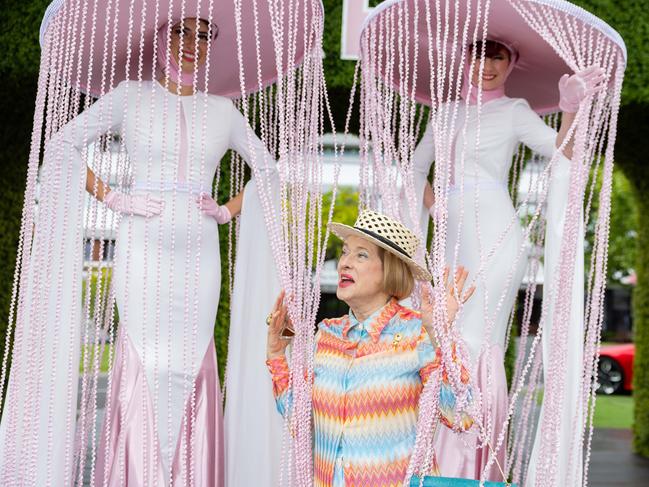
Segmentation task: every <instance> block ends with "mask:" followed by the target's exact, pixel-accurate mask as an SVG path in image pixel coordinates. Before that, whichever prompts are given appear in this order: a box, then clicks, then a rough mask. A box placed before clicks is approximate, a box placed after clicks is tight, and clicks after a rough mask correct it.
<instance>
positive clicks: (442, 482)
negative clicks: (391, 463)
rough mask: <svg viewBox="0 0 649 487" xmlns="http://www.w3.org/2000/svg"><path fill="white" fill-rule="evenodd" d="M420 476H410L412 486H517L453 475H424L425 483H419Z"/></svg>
mask: <svg viewBox="0 0 649 487" xmlns="http://www.w3.org/2000/svg"><path fill="white" fill-rule="evenodd" d="M419 480H420V479H419V477H415V476H413V477H411V478H410V487H420V486H422V487H516V484H510V483H507V482H487V481H485V482H483V483H480V481H479V480H472V479H458V478H451V477H430V476H426V477H424V481H423V483H421V484H420V483H419Z"/></svg>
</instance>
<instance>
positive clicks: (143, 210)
mask: <svg viewBox="0 0 649 487" xmlns="http://www.w3.org/2000/svg"><path fill="white" fill-rule="evenodd" d="M104 203H105V204H106V206H107V207H108V208H110V209H111V210H113V211H116V212H118V213H123V214H125V215H139V216H144V217H146V218H150V217H152V216H156V215H159V214H160V213H162V209H163V208H164V202H163V201H162V200H161V199H160V198H154V197H153V196H148V195H131V194H124V193H120V192H119V191H109V192H108V194H106V195H105V196H104Z"/></svg>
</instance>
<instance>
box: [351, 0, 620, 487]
mask: <svg viewBox="0 0 649 487" xmlns="http://www.w3.org/2000/svg"><path fill="white" fill-rule="evenodd" d="M359 63H360V65H361V68H362V76H361V78H362V82H361V90H362V94H361V109H360V110H361V118H362V122H363V123H361V127H362V132H363V133H362V134H361V137H362V138H364V139H366V141H367V143H366V144H365V146H368V145H369V143H371V144H372V146H371V147H372V152H371V153H369V151H367V153H366V154H361V156H362V158H363V167H362V171H361V174H362V175H363V176H364V178H365V185H364V187H363V188H362V190H363V192H362V193H361V196H362V197H363V198H365V199H366V201H367V202H368V203H369V204H372V202H373V201H374V200H379V201H380V202H381V204H382V205H383V208H386V209H387V212H388V213H392V214H397V213H398V214H401V217H402V220H403V221H405V222H407V223H408V225H410V226H411V228H412V229H413V230H414V231H415V232H416V233H418V234H419V235H420V237H421V238H425V237H426V236H427V235H428V226H429V221H430V219H431V218H432V219H433V222H434V227H433V229H432V230H433V231H432V240H431V245H430V248H429V251H428V258H429V262H430V265H431V273H432V274H433V276H436V275H439V273H440V271H441V269H443V267H444V266H445V265H450V266H452V267H456V266H458V265H463V266H466V267H467V268H469V269H471V270H472V272H473V276H474V281H473V282H474V284H475V285H476V293H475V297H474V298H475V299H473V300H472V301H471V302H468V303H466V305H464V306H463V308H462V309H461V310H460V312H459V314H458V318H457V329H458V331H459V333H460V334H461V336H462V338H463V339H464V341H465V342H466V344H467V349H468V351H469V353H470V355H471V357H470V360H469V361H468V362H470V363H471V370H470V372H471V376H472V378H473V380H474V381H475V383H474V390H475V391H476V394H477V395H478V396H479V399H477V400H479V402H480V404H481V410H482V413H481V414H480V416H479V417H476V418H474V420H475V422H476V426H477V427H476V428H475V431H476V435H475V436H473V437H471V436H470V435H464V437H463V438H459V437H458V436H457V435H456V434H455V433H453V432H452V431H444V429H443V428H442V429H438V430H437V433H436V435H435V433H434V431H435V430H434V424H432V422H431V421H430V420H429V421H428V422H426V421H425V420H424V421H422V422H421V424H420V427H419V428H418V432H417V434H418V439H417V445H416V446H415V450H414V453H413V457H412V458H413V459H414V460H413V462H412V465H411V470H412V471H414V472H422V473H423V474H424V475H427V474H428V472H427V464H426V458H427V455H428V454H429V453H430V451H432V450H433V449H434V450H435V451H436V452H437V453H438V461H439V468H440V473H441V475H442V476H446V477H453V478H464V479H477V480H485V481H486V480H493V481H497V482H502V481H508V480H511V481H512V482H513V483H515V484H517V485H525V486H528V487H530V486H534V487H556V486H559V485H571V486H572V485H586V484H587V482H586V478H587V462H585V461H584V459H587V458H588V457H589V455H588V454H587V453H586V454H584V451H587V450H588V448H589V445H590V436H589V430H590V427H589V425H588V424H587V419H586V418H588V416H589V413H592V411H589V404H590V405H592V404H593V403H594V391H595V389H596V387H595V383H596V367H595V359H594V357H596V354H597V344H598V340H599V331H600V330H601V319H602V299H603V290H604V285H605V256H606V245H607V232H608V212H609V210H610V178H611V176H612V164H613V142H614V140H615V123H616V116H617V110H618V108H619V102H620V91H621V83H622V79H623V72H624V68H625V63H626V51H625V46H624V42H623V41H622V39H621V38H620V36H619V34H617V32H615V31H614V30H613V29H612V28H611V27H610V26H608V25H606V24H605V23H604V22H603V21H601V20H600V19H598V18H597V17H595V16H593V15H592V14H590V13H588V12H586V11H585V10H583V9H581V8H579V7H576V6H575V5H573V4H571V3H570V2H567V1H564V0H477V1H475V2H431V1H428V0H386V1H385V2H383V3H381V5H379V6H378V7H377V8H376V9H374V10H373V12H372V13H371V14H370V16H369V17H368V19H367V21H366V23H365V26H364V28H363V31H362V34H361V60H360V61H359ZM605 88H606V89H605ZM422 105H425V106H422ZM394 161H398V162H397V163H396V164H395V162H394ZM433 161H434V162H435V164H434V168H433V171H432V174H429V173H430V172H431V168H432V163H433ZM429 176H430V177H431V178H432V181H431V184H430V185H429V184H428V178H429ZM600 176H601V177H602V178H603V179H606V180H607V181H608V183H606V184H602V185H601V189H599V187H596V185H595V184H594V183H593V181H594V180H595V178H598V177H600ZM370 177H371V178H372V179H370ZM398 183H401V184H398ZM519 189H520V190H521V191H519ZM595 199H597V201H598V212H597V214H596V215H594V214H593V212H589V211H588V210H589V209H590V208H591V201H595ZM595 219H596V221H593V220H595ZM586 225H589V226H591V225H592V228H597V230H596V232H595V233H596V236H595V238H594V244H593V248H594V249H597V250H596V251H594V253H593V256H594V257H593V259H592V260H591V262H590V270H589V273H585V272H584V269H585V265H584V228H585V227H586ZM541 269H542V270H541ZM524 275H527V281H528V284H527V289H526V293H525V299H524V301H523V302H521V303H520V305H521V306H520V310H521V311H522V313H520V315H518V316H520V318H521V319H520V321H519V323H517V324H519V325H520V330H521V338H520V344H521V346H520V347H518V350H517V360H516V366H515V371H514V374H513V377H512V380H511V383H510V389H509V391H508V388H507V383H506V377H505V369H504V353H505V350H506V348H507V345H508V343H510V340H511V338H510V331H511V329H512V324H513V308H514V303H515V301H516V297H517V295H518V291H519V289H520V287H521V283H522V282H523V277H524ZM539 275H542V276H543V302H542V305H541V308H542V309H541V317H540V321H539V323H538V331H537V332H536V334H535V335H534V334H533V333H532V332H531V327H530V324H531V323H530V322H531V317H532V305H533V302H534V296H535V291H536V284H537V276H539ZM585 275H588V278H587V279H586V278H585ZM584 295H585V296H586V300H584ZM585 301H586V302H587V303H588V306H586V307H585V306H584V302H585ZM438 332H439V333H441V334H442V336H443V333H444V330H443V329H441V330H439V331H438ZM441 349H442V356H443V357H444V356H446V355H445V354H448V350H447V349H445V347H444V346H442V347H441ZM447 360H448V359H447ZM541 377H543V379H542V381H541V379H540V378H541ZM541 391H542V392H543V401H542V406H540V407H539V404H538V402H537V401H538V397H539V393H540V392H541ZM428 398H429V396H428V395H427V393H426V391H424V393H423V394H422V404H421V405H420V417H423V418H426V417H429V416H430V415H429V413H430V411H431V409H430V406H427V405H426V404H425V403H426V401H427V399H428ZM431 404H432V403H431ZM433 435H435V437H433Z"/></svg>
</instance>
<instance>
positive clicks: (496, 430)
mask: <svg viewBox="0 0 649 487" xmlns="http://www.w3.org/2000/svg"><path fill="white" fill-rule="evenodd" d="M504 363H505V362H504V357H503V351H502V348H501V347H500V346H499V345H491V347H489V348H488V349H487V350H486V351H485V352H484V353H482V354H481V355H480V358H479V359H478V367H477V372H476V380H477V386H478V388H479V389H480V392H481V393H482V401H483V402H482V405H483V410H482V421H483V422H484V424H485V425H486V424H487V422H488V421H491V434H490V435H489V438H488V440H489V443H490V444H491V446H492V447H493V448H495V447H496V444H497V443H498V436H499V435H500V432H501V430H502V428H503V424H504V422H505V419H506V418H507V408H508V407H509V402H508V395H507V378H506V376H505V366H504ZM489 368H490V369H491V384H490V383H489V381H488V372H489ZM506 440H507V437H506V436H505V442H506ZM478 445H479V442H478V438H477V436H476V435H475V434H474V433H464V434H457V433H454V432H453V431H452V430H450V429H448V428H438V429H437V436H436V438H435V453H436V454H437V461H438V464H439V471H440V475H441V476H443V477H456V478H466V479H475V480H485V481H487V480H490V481H494V482H502V481H503V478H502V475H501V473H500V470H499V469H498V467H497V465H496V463H495V462H493V463H492V465H491V467H490V468H489V470H488V471H487V472H486V473H485V475H484V477H483V478H481V475H482V471H483V470H484V468H485V466H486V465H487V462H488V460H489V457H490V456H491V453H490V451H489V448H487V447H485V448H479V447H478ZM506 449H507V445H506V443H505V444H503V445H502V446H501V448H500V449H499V451H498V455H496V458H497V460H498V462H499V463H500V465H501V467H502V469H503V470H505V468H506V463H505V460H506V455H505V453H506Z"/></svg>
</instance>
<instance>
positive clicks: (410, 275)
mask: <svg viewBox="0 0 649 487" xmlns="http://www.w3.org/2000/svg"><path fill="white" fill-rule="evenodd" d="M330 228H331V230H332V232H333V233H334V234H336V235H337V236H339V237H340V238H341V239H343V241H344V244H343V253H342V256H341V258H340V261H339V262H338V275H339V281H338V289H337V291H336V295H337V296H338V298H339V299H341V300H343V301H345V303H347V304H348V305H349V306H350V312H349V315H345V316H343V317H341V318H335V319H327V320H324V321H323V322H322V323H320V325H319V329H318V331H317V334H316V339H315V342H316V350H315V363H314V383H313V398H312V400H313V425H314V426H313V427H314V451H313V460H314V472H315V473H314V475H315V479H314V485H316V486H331V485H333V486H343V485H361V484H362V485H372V486H373V487H382V486H385V487H387V486H393V485H394V486H396V485H401V484H402V483H403V480H404V477H405V474H406V469H407V467H408V463H409V460H410V455H411V453H412V450H413V447H414V443H415V437H416V425H417V407H418V402H419V396H420V394H421V391H422V389H423V387H424V384H425V383H426V380H427V379H428V377H429V376H430V374H431V373H432V372H433V371H434V370H435V369H436V368H438V367H439V366H440V361H439V359H436V353H435V349H434V347H433V345H432V343H434V340H433V334H432V330H431V324H432V305H431V304H430V299H424V300H423V301H424V302H425V303H426V304H425V305H424V306H423V309H422V310H421V312H420V311H414V310H412V309H409V308H406V307H404V306H402V305H401V304H399V300H402V299H404V298H406V297H408V296H409V295H410V293H411V292H412V290H413V287H414V283H415V279H418V280H430V279H431V276H430V274H429V273H428V271H427V270H426V269H424V268H423V267H422V266H420V265H419V264H418V263H417V262H415V261H414V260H413V259H412V257H411V256H412V255H414V254H415V251H416V249H417V246H418V245H419V242H418V239H417V237H416V236H415V235H414V234H413V233H412V232H410V231H409V230H408V229H407V228H406V227H404V226H403V225H402V224H401V223H399V222H397V221H395V220H393V219H391V218H389V217H387V216H385V215H382V214H379V213H375V212H373V211H369V210H366V211H363V212H361V214H360V215H359V217H358V220H357V221H356V223H355V225H354V227H350V226H347V225H342V224H339V223H332V224H330ZM466 277H467V272H466V271H464V270H463V269H460V270H458V272H457V273H456V276H455V280H456V285H457V289H458V290H459V295H460V296H462V299H463V300H466V299H468V297H469V296H470V295H471V294H472V293H473V289H470V290H469V291H468V292H467V293H466V294H464V295H462V288H463V286H464V282H465V280H466ZM447 289H448V291H447V292H448V304H447V305H448V315H449V320H453V318H454V316H455V313H456V312H457V307H458V302H457V300H456V299H455V298H454V294H453V291H452V289H451V286H447ZM427 297H428V298H429V296H427ZM283 299H284V295H283V294H281V295H280V296H279V298H278V299H277V302H276V304H275V308H274V309H273V311H272V313H271V315H270V316H269V328H268V349H267V353H268V361H267V364H268V368H269V370H270V372H271V374H272V378H273V385H274V393H275V398H276V400H277V406H278V409H279V411H280V413H282V414H285V413H286V411H287V409H288V404H289V402H290V397H289V396H290V393H289V390H288V376H289V368H288V364H287V360H286V356H285V350H286V347H287V345H288V341H287V340H285V339H283V337H282V336H281V335H282V330H284V329H285V328H286V327H290V323H289V322H288V320H287V308H286V306H285V305H284V304H283ZM463 372H465V371H463ZM462 376H463V381H465V382H466V381H468V374H466V373H463V374H462ZM446 397H447V399H449V397H448V396H446ZM450 398H451V399H452V401H451V402H454V399H453V398H452V396H451V397H450ZM449 405H450V404H448V403H447V404H446V405H445V406H449ZM443 406H444V405H443ZM440 411H442V412H441V413H440V416H441V417H440V419H441V420H442V422H443V423H445V424H446V425H447V426H451V427H452V426H453V425H454V424H455V423H456V422H457V421H462V423H463V424H462V428H464V429H467V428H468V427H470V425H471V421H470V419H468V417H467V416H466V415H465V414H462V415H456V414H455V413H454V411H453V408H452V407H442V408H440ZM433 464H434V460H433Z"/></svg>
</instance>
